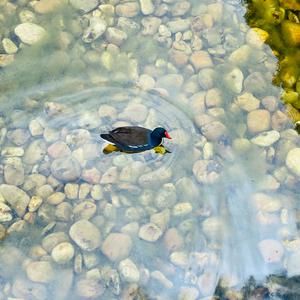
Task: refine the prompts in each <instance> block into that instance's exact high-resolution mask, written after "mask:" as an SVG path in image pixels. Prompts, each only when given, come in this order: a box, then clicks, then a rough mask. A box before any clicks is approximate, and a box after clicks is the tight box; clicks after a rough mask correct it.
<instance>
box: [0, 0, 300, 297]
mask: <svg viewBox="0 0 300 300" xmlns="http://www.w3.org/2000/svg"><path fill="white" fill-rule="evenodd" d="M74 2H75V1H74ZM74 2H73V3H74ZM92 2H93V1H87V3H92ZM145 2H147V1H145ZM152 2H153V10H154V12H153V13H149V16H145V15H144V14H145V11H144V9H145V8H143V13H142V12H141V11H140V8H139V5H134V7H133V8H131V9H132V10H133V11H135V10H136V15H134V16H133V17H131V16H129V17H128V18H127V17H124V16H123V17H120V14H121V12H120V11H121V9H120V6H122V5H126V3H127V2H125V1H120V3H119V1H107V2H105V5H104V4H102V5H100V6H99V9H96V8H95V9H93V10H92V11H91V12H89V13H82V12H78V11H76V10H74V9H73V8H72V6H71V5H70V4H66V5H64V6H61V7H60V6H59V7H57V8H55V7H54V8H53V7H52V8H51V11H50V12H47V13H40V12H41V8H33V7H32V6H31V5H30V4H27V1H19V2H16V3H15V2H14V3H9V2H6V1H2V2H0V5H2V7H3V13H2V15H0V17H1V18H0V21H1V22H2V23H3V25H5V26H4V27H2V29H1V30H2V32H0V35H1V38H2V39H3V38H4V37H10V38H11V40H12V41H14V42H15V43H16V44H17V46H18V47H19V48H20V49H19V50H18V52H17V53H16V54H14V61H13V62H12V63H11V64H9V65H7V66H5V67H3V68H1V69H0V77H1V78H0V79H1V80H0V89H1V95H0V105H1V113H2V115H1V118H0V126H1V131H0V147H1V177H0V180H1V182H0V183H1V184H0V193H1V194H2V197H0V200H1V202H0V204H1V209H0V220H1V224H2V226H1V227H0V233H1V234H0V236H1V248H0V276H1V282H0V284H1V292H0V299H11V298H9V297H12V298H21V299H26V300H27V299H86V298H96V299H188V300H189V299H212V298H213V297H214V295H216V294H218V295H219V296H220V290H222V297H227V298H228V299H250V297H256V298H254V299H262V297H263V293H265V290H262V291H261V292H260V293H261V294H259V292H257V293H258V294H259V295H257V296H253V293H255V292H256V290H257V287H264V288H266V289H268V293H273V294H272V295H273V296H272V297H273V298H272V299H284V298H281V297H283V296H282V293H284V292H285V290H284V289H283V287H282V286H285V287H286V286H287V284H286V280H287V278H290V277H293V276H297V275H300V239H299V231H298V224H299V216H300V215H299V205H298V203H297V202H298V201H297V200H298V199H299V193H298V191H297V187H298V185H299V176H300V170H299V167H298V166H297V155H298V151H299V148H298V147H299V137H298V135H297V133H296V132H295V131H294V130H293V129H292V127H293V126H292V122H290V121H289V119H288V118H287V116H286V115H285V112H284V106H283V105H282V104H281V102H280V100H279V99H280V95H281V92H282V91H281V90H280V88H278V87H274V86H273V85H272V76H273V74H274V73H275V71H276V68H277V61H276V58H275V57H274V56H273V54H272V51H271V49H270V48H269V47H268V46H267V45H264V44H263V43H262V42H261V41H260V40H259V38H258V37H257V36H256V35H255V33H253V31H251V29H249V27H248V26H247V24H246V22H245V21H244V17H243V16H244V14H245V11H246V10H245V8H244V7H243V6H242V4H241V3H240V2H239V1H202V0H201V1H189V2H188V1H177V2H176V1H149V3H150V4H151V3H152ZM53 3H54V2H53ZM124 3H125V4H124ZM133 3H138V2H133ZM149 3H148V5H149ZM106 4H108V5H106ZM114 9H115V11H114ZM148 9H150V11H152V10H151V5H150V8H149V7H148ZM24 10H30V11H32V12H34V13H33V14H30V15H29V17H30V18H31V19H30V21H32V22H33V23H35V24H39V25H41V26H42V27H43V28H44V29H45V30H46V32H47V34H46V36H45V37H44V38H43V39H41V40H40V41H38V42H36V43H34V44H33V45H26V44H25V45H24V44H20V39H22V36H21V37H18V34H15V33H14V29H15V27H16V26H17V25H18V24H20V23H24V19H22V20H23V21H22V20H20V18H21V17H20V12H21V11H24ZM164 10H166V11H165V13H163V11H164ZM148 12H149V11H148ZM131 13H132V11H131V12H130V10H129V12H127V14H131ZM123 14H124V13H123ZM146 14H148V13H147V10H146ZM153 16H155V18H153ZM29 17H28V16H27V18H29ZM92 17H93V18H96V19H97V18H98V19H97V20H96V21H95V22H96V23H97V22H98V23H97V24H98V25H99V24H100V23H101V24H102V22H103V21H99V19H100V20H103V19H104V20H105V22H106V24H107V27H117V28H119V29H121V30H122V31H123V33H122V32H121V33H120V32H119V33H118V34H117V35H116V36H114V35H113V37H112V36H111V35H112V34H110V35H109V34H108V33H107V29H106V33H103V35H101V36H99V37H98V38H96V39H95V40H93V38H94V37H95V36H94V34H95V33H93V34H89V33H90V31H89V29H88V28H91V27H89V26H92V25H89V24H90V23H91V24H93V21H91V18H92ZM173 21H177V23H174V22H173ZM172 22H173V23H172ZM149 24H150V25H151V26H150V25H149ZM102 25H103V24H102ZM99 26H100V25H99ZM93 30H95V29H93ZM93 32H94V31H93ZM124 32H126V37H124ZM120 35H121V36H123V38H120ZM23 38H24V37H23ZM90 39H92V40H91V41H90ZM108 41H110V44H109V42H108ZM114 43H115V44H117V45H118V46H116V45H114ZM2 44H3V43H2ZM3 53H4V52H3ZM6 59H7V57H6ZM258 109H260V110H261V111H259V110H258ZM129 124H134V125H140V126H145V127H148V128H155V127H157V126H163V127H165V128H166V129H167V130H168V131H169V132H170V135H171V136H172V138H173V139H172V140H171V141H164V145H165V146H166V147H167V148H168V149H169V150H170V151H171V153H169V154H165V155H159V154H155V153H154V152H152V151H148V152H144V153H140V154H131V155H126V154H120V153H113V154H111V155H104V154H103V153H102V149H103V147H104V146H105V145H106V142H105V141H103V140H102V139H101V138H100V137H99V134H100V133H102V132H106V131H108V130H110V129H111V128H114V127H117V126H123V125H129ZM293 162H294V163H293ZM298 165H299V164H298ZM16 186H17V188H16ZM1 194H0V195H1ZM83 220H88V222H87V221H83ZM270 275H273V276H275V277H274V278H275V279H274V278H273V277H270ZM276 276H278V278H279V279H278V278H277V277H276ZM279 276H283V277H282V278H280V277H279ZM251 278H252V279H251ZM249 279H251V280H254V281H255V282H256V283H255V284H253V290H254V291H252V290H251V289H250V292H249V291H248V290H247V291H246V292H245V290H244V289H243V287H245V285H249ZM289 288H290V290H292V293H295V294H296V296H295V297H297V295H298V294H299V291H298V289H297V288H295V287H294V286H293V284H291V285H290V284H289V285H288V289H289ZM294 290H295V291H294ZM248 292H249V293H248ZM247 293H248V294H247ZM251 293H252V294H251ZM259 297H261V298H259ZM266 297H267V296H266ZM268 297H270V296H268Z"/></svg>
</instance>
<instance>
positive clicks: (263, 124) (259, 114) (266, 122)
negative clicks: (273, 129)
mask: <svg viewBox="0 0 300 300" xmlns="http://www.w3.org/2000/svg"><path fill="white" fill-rule="evenodd" d="M270 119H271V117H270V113H269V111H267V110H266V109H257V110H253V111H251V112H249V113H248V115H247V126H248V130H249V132H250V133H259V132H262V131H265V130H268V129H269V128H270V121H271V120H270Z"/></svg>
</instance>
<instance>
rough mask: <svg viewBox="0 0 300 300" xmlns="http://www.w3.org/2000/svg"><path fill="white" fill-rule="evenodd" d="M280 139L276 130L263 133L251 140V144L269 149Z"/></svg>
mask: <svg viewBox="0 0 300 300" xmlns="http://www.w3.org/2000/svg"><path fill="white" fill-rule="evenodd" d="M279 139H280V134H279V132H278V131H276V130H271V131H265V132H262V133H260V134H259V135H257V136H255V137H254V138H252V139H251V142H252V143H253V144H255V145H258V146H260V147H269V146H271V145H272V144H274V143H276V142H277V141H278V140H279Z"/></svg>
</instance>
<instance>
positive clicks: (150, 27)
mask: <svg viewBox="0 0 300 300" xmlns="http://www.w3.org/2000/svg"><path fill="white" fill-rule="evenodd" d="M141 23H142V25H143V30H142V33H143V35H154V34H155V33H156V32H157V31H158V28H159V26H160V24H161V19H159V18H157V17H145V18H143V19H142V22H141Z"/></svg>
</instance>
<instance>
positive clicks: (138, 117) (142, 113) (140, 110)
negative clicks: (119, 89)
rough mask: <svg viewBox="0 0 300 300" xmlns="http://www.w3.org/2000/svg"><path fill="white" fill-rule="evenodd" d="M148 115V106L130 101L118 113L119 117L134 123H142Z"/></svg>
mask: <svg viewBox="0 0 300 300" xmlns="http://www.w3.org/2000/svg"><path fill="white" fill-rule="evenodd" d="M147 115H148V108H147V107H146V106H145V105H143V104H138V103H137V104H135V103H130V104H129V105H128V106H127V107H126V108H125V110H124V111H123V112H121V113H120V115H119V116H120V118H121V119H125V120H128V121H130V122H134V123H142V122H144V121H145V119H146V117H147Z"/></svg>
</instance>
